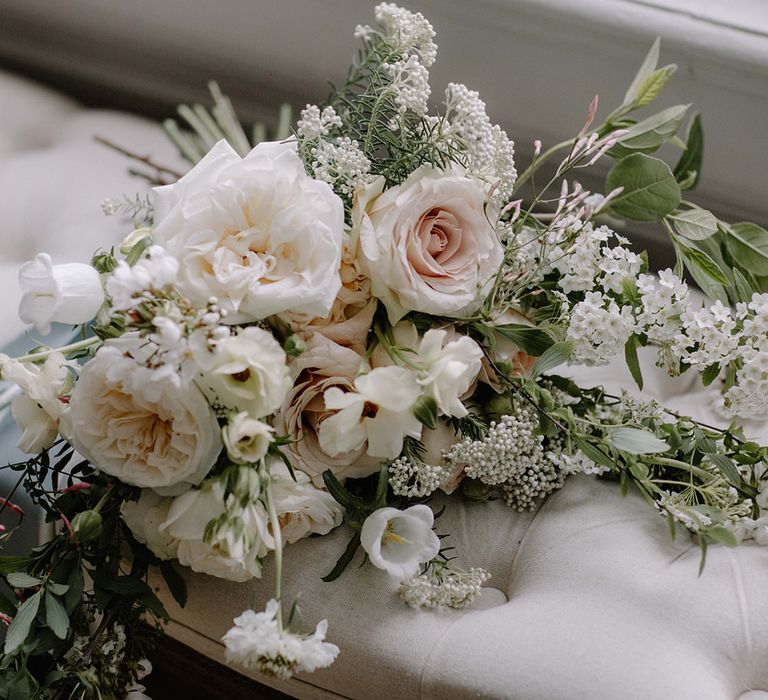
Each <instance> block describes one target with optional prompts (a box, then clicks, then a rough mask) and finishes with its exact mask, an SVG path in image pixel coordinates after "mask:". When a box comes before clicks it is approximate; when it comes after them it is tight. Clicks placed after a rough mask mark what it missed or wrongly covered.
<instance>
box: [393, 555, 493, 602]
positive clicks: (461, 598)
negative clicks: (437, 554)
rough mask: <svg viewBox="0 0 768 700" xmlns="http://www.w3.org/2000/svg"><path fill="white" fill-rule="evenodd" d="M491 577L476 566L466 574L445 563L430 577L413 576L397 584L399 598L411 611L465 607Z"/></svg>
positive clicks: (473, 599)
mask: <svg viewBox="0 0 768 700" xmlns="http://www.w3.org/2000/svg"><path fill="white" fill-rule="evenodd" d="M490 578H491V575H490V574H489V573H488V572H487V571H486V570H485V569H481V568H479V567H473V568H471V569H470V570H469V571H461V570H460V569H453V568H451V567H450V565H448V564H446V565H443V566H441V567H439V568H438V569H437V570H436V571H434V572H433V573H432V575H430V574H428V573H424V574H420V575H418V576H413V577H411V578H409V579H407V580H405V581H403V582H402V583H401V584H400V597H401V598H402V599H403V600H404V601H405V602H406V603H408V605H410V606H411V607H412V608H439V607H443V606H444V607H448V608H459V609H460V608H467V607H469V606H470V605H472V603H473V602H474V601H475V599H476V598H477V596H478V595H480V591H481V590H482V587H483V585H484V584H485V583H487V582H488V580H489V579H490Z"/></svg>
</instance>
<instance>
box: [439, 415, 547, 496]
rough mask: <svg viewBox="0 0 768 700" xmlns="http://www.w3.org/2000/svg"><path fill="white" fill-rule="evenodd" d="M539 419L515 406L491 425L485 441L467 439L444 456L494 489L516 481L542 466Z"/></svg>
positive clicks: (452, 463) (471, 476) (449, 462)
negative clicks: (540, 464)
mask: <svg viewBox="0 0 768 700" xmlns="http://www.w3.org/2000/svg"><path fill="white" fill-rule="evenodd" d="M537 428H538V419H537V416H536V413H535V412H534V410H533V409H532V408H531V407H529V406H527V405H523V404H515V405H513V407H512V410H511V412H510V413H509V414H507V415H505V416H502V418H501V420H500V421H499V422H496V421H493V422H492V423H491V424H490V429H489V430H488V434H487V435H486V436H485V437H484V438H483V439H482V440H471V439H470V438H464V439H463V440H462V441H461V442H458V443H456V444H455V445H454V446H453V447H451V448H450V449H448V450H447V451H446V452H445V453H444V455H443V456H444V458H445V459H446V461H447V462H448V464H449V465H455V466H458V465H465V469H464V470H465V473H466V475H467V476H468V477H470V478H472V479H479V480H480V481H482V482H483V483H484V484H488V485H489V486H493V485H496V484H503V483H505V482H509V481H514V480H515V479H517V478H518V477H519V476H520V475H521V474H523V473H524V472H525V471H526V470H527V469H528V468H529V467H530V466H531V465H532V464H539V463H540V462H541V458H542V455H543V447H542V442H543V440H544V438H543V437H542V436H541V435H540V434H537V432H538V431H537Z"/></svg>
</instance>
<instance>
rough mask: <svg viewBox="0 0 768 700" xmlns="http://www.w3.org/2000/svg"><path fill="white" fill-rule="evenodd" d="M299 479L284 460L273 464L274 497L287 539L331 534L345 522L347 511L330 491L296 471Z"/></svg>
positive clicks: (294, 540)
mask: <svg viewBox="0 0 768 700" xmlns="http://www.w3.org/2000/svg"><path fill="white" fill-rule="evenodd" d="M294 475H295V477H296V478H295V480H294V478H293V477H292V476H291V474H290V472H289V471H288V467H286V466H285V465H284V464H283V463H282V462H280V461H274V462H273V463H272V464H271V465H270V476H271V477H272V498H274V499H275V510H276V511H277V518H278V520H279V522H280V531H281V532H282V534H283V537H284V538H285V541H286V542H289V543H292V542H297V541H298V540H300V539H303V538H304V537H309V536H310V535H313V534H318V535H327V534H328V533H329V532H330V531H331V530H333V528H335V527H338V526H339V525H341V521H342V520H343V518H344V512H343V510H342V508H341V506H340V505H339V503H338V502H337V501H336V499H335V498H334V497H333V496H331V494H330V493H328V492H327V491H323V490H321V489H318V488H316V487H315V486H313V485H312V482H311V480H310V478H309V476H307V475H306V474H305V473H304V472H302V471H299V470H298V469H296V470H294Z"/></svg>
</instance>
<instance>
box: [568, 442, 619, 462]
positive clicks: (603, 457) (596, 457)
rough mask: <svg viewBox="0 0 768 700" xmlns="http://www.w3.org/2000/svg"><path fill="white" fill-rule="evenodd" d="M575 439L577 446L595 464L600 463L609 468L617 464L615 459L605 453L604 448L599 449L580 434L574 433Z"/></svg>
mask: <svg viewBox="0 0 768 700" xmlns="http://www.w3.org/2000/svg"><path fill="white" fill-rule="evenodd" d="M573 441H574V442H575V443H576V447H578V448H579V449H580V450H581V451H582V452H583V453H584V455H585V456H586V457H587V458H588V459H591V460H592V461H593V462H594V463H595V464H600V465H602V466H604V467H609V468H612V467H613V466H615V465H614V463H613V460H611V458H610V457H609V456H608V455H607V454H605V453H604V452H603V451H602V450H599V449H598V448H597V447H595V446H594V445H593V444H592V443H591V442H588V441H587V440H585V439H584V438H583V437H581V436H580V435H574V436H573Z"/></svg>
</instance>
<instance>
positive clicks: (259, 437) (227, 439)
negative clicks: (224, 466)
mask: <svg viewBox="0 0 768 700" xmlns="http://www.w3.org/2000/svg"><path fill="white" fill-rule="evenodd" d="M274 433H275V430H274V428H272V427H271V426H269V425H267V424H266V423H263V422H262V421H260V420H257V419H256V418H251V417H250V416H249V415H248V414H247V413H245V412H241V413H236V414H234V415H233V416H230V418H229V421H228V422H227V424H226V425H225V426H224V427H223V428H222V429H221V436H222V438H223V439H224V446H225V447H226V448H227V455H228V456H229V458H230V459H231V460H232V461H233V462H234V463H235V464H253V463H255V462H258V461H259V460H260V459H261V458H262V457H263V456H264V455H265V454H267V450H268V449H269V445H270V443H271V442H272V436H273V435H274Z"/></svg>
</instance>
